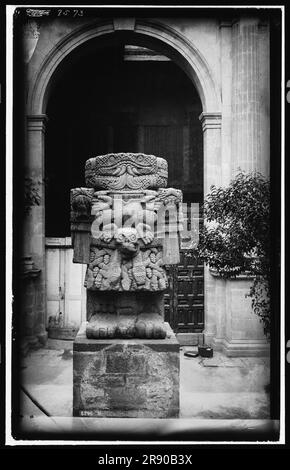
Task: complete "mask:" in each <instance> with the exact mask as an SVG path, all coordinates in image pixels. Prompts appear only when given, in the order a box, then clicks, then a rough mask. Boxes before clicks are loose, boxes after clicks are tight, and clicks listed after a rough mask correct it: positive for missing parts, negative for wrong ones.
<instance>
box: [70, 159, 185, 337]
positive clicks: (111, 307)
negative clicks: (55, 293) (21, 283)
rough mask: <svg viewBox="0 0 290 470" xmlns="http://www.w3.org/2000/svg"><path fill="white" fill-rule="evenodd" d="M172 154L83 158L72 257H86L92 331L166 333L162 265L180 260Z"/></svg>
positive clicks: (178, 197) (97, 333)
mask: <svg viewBox="0 0 290 470" xmlns="http://www.w3.org/2000/svg"><path fill="white" fill-rule="evenodd" d="M167 174H168V170H167V162H166V160H164V159H163V158H158V157H156V156H154V155H146V154H143V153H116V154H114V153H111V154H107V155H101V156H97V157H94V158H90V159H89V160H87V162H86V168H85V177H86V185H87V187H86V188H75V189H72V190H71V231H72V243H73V247H74V258H73V261H74V262H75V263H83V264H87V265H88V267H87V272H86V278H85V287H86V288H87V328H86V336H87V338H88V339H104V338H123V339H125V338H147V339H162V338H165V337H166V331H167V330H166V326H165V323H164V306H163V303H164V301H163V293H164V290H165V289H166V288H167V287H168V280H167V276H166V271H165V265H170V264H177V263H178V262H179V238H180V232H181V230H182V208H181V203H182V193H181V191H180V190H177V189H173V188H166V185H167Z"/></svg>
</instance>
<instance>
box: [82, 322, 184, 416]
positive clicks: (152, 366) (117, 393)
mask: <svg viewBox="0 0 290 470" xmlns="http://www.w3.org/2000/svg"><path fill="white" fill-rule="evenodd" d="M166 325H167V330H168V333H167V337H166V338H165V339H146V340H145V339H130V340H120V339H103V340H95V339H87V337H86V334H85V331H86V323H84V324H82V326H81V328H80V330H79V333H78V334H77V336H76V339H75V341H74V344H73V415H74V416H81V417H85V416H89V417H99V418H104V417H110V418H122V417H124V418H178V416H179V343H178V341H177V340H176V338H175V335H174V333H173V331H172V330H171V328H170V327H169V325H168V324H166Z"/></svg>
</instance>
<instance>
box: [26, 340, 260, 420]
mask: <svg viewBox="0 0 290 470" xmlns="http://www.w3.org/2000/svg"><path fill="white" fill-rule="evenodd" d="M189 349H190V350H192V348H190V347H187V346H183V347H182V348H181V351H180V359H181V362H180V367H181V369H180V418H181V419H182V418H183V419H188V418H194V419H204V420H207V419H213V418H214V419H220V420H223V419H232V420H235V419H242V420H243V419H246V420H247V419H251V420H262V419H264V420H265V419H266V420H267V419H269V395H268V393H267V386H268V384H269V358H266V357H265V358H261V357H259V358H254V357H251V358H244V357H243V358H228V357H226V356H224V355H223V354H222V353H218V352H215V353H214V357H213V358H211V359H207V358H201V357H196V358H187V357H186V356H184V352H185V351H186V350H189ZM21 372H22V386H23V393H22V411H21V413H22V415H23V416H24V417H44V416H45V414H44V412H45V411H46V412H47V413H48V414H49V415H51V416H54V417H63V418H66V417H67V418H68V417H71V416H72V342H70V341H58V340H49V341H48V344H47V347H46V348H45V349H39V350H36V351H33V352H31V353H29V354H28V355H27V356H26V357H25V358H24V359H23V364H22V369H21ZM29 397H30V398H29ZM33 402H34V403H33ZM38 404H39V405H40V407H41V408H42V409H43V411H41V409H39V408H38V406H37V405H38Z"/></svg>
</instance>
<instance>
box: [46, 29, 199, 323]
mask: <svg viewBox="0 0 290 470" xmlns="http://www.w3.org/2000/svg"><path fill="white" fill-rule="evenodd" d="M117 36H118V37H117ZM153 46H154V49H152V47H153ZM149 47H150V48H149ZM201 112H202V103H201V100H200V97H199V95H198V92H197V90H196V88H195V87H194V85H193V83H192V81H191V79H190V78H189V77H188V76H187V74H186V73H185V72H184V71H183V70H182V69H181V68H180V66H179V65H177V64H176V62H175V61H174V60H172V57H169V56H168V55H164V51H163V50H162V49H159V48H157V49H156V48H155V44H151V43H150V41H149V43H146V46H145V43H144V41H136V38H135V39H134V40H133V38H132V37H131V36H126V35H123V36H120V35H116V36H114V35H112V36H111V37H110V38H109V37H107V38H100V39H98V41H96V40H94V41H90V44H87V45H86V46H85V45H83V46H81V47H80V48H77V50H76V51H75V53H73V54H71V57H68V58H67V59H66V60H65V61H64V62H63V63H62V64H61V67H60V68H59V70H58V71H57V76H56V77H54V80H53V86H52V87H51V88H50V94H49V97H48V100H47V109H46V114H47V116H48V119H49V120H48V124H47V130H46V149H45V175H46V180H47V184H46V198H45V200H46V208H45V214H46V222H45V226H46V237H57V238H64V237H69V236H70V220H69V219H70V209H69V206H70V203H69V198H70V189H71V188H73V187H79V186H85V179H84V164H85V161H86V160H87V159H88V158H91V157H92V156H95V155H99V154H104V153H108V152H144V153H150V154H154V155H156V156H161V157H163V158H165V159H167V161H168V167H169V178H168V186H173V187H176V188H179V189H181V190H182V191H183V194H184V202H187V203H200V202H202V200H203V135H202V128H201V123H200V121H199V115H200V113H201ZM59 259H60V258H59ZM65 269H66V268H64V271H65ZM186 269H187V268H186ZM59 271H60V270H59ZM189 274H190V273H189ZM191 274H192V273H191ZM64 275H68V274H66V273H65V272H64ZM48 276H49V272H48ZM188 277H189V278H190V276H188ZM80 282H81V280H80ZM189 282H191V284H192V283H193V282H195V285H194V286H193V285H191V284H190V285H188V286H187V285H186V282H185V281H183V283H182V285H181V283H179V281H178V278H177V279H176V281H175V285H174V289H173V292H172V298H171V297H170V296H168V297H167V312H168V315H167V316H168V318H167V319H168V320H169V317H170V318H171V321H170V323H171V325H172V326H173V327H174V328H175V329H177V325H178V324H179V327H180V325H181V326H182V325H183V326H184V328H183V329H182V328H181V330H182V331H197V330H198V331H201V330H202V328H203V302H202V301H201V297H202V294H203V283H202V282H200V280H199V281H195V280H194V279H193V277H192V276H191V281H189ZM48 284H49V279H48ZM178 284H179V287H180V289H179V291H180V292H179V294H178ZM184 289H185V290H184ZM187 291H188V292H187ZM181 292H182V293H181ZM187 294H189V296H188V295H187ZM178 295H180V296H182V297H183V298H182V299H181V300H182V301H180V303H179V307H178V308H179V310H178V311H177V310H176V312H173V311H172V308H173V307H172V306H173V304H176V301H175V299H174V298H173V296H178ZM182 302H183V303H182ZM55 307H56V305H55V304H54V307H53V308H55ZM50 310H51V309H50V307H49V306H48V316H49V314H50ZM173 323H174V324H173Z"/></svg>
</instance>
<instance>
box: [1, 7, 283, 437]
mask: <svg viewBox="0 0 290 470" xmlns="http://www.w3.org/2000/svg"><path fill="white" fill-rule="evenodd" d="M55 7H57V8H63V7H64V8H74V9H75V8H78V7H81V8H100V9H101V8H108V9H110V8H124V9H125V8H159V9H162V8H166V9H169V8H175V9H177V8H180V9H182V8H209V9H211V8H215V9H217V8H225V9H233V8H241V9H242V8H251V9H252V8H257V9H280V10H281V13H282V54H281V62H282V63H281V118H282V119H281V144H282V147H281V273H280V282H281V289H280V302H281V304H280V305H281V307H280V308H281V313H282V315H281V329H280V335H281V337H280V341H281V350H280V353H281V363H280V380H281V384H280V438H279V441H267V442H263V441H255V442H253V441H154V442H151V441H122V440H118V441H85V440H81V441H76V440H62V441H60V440H53V439H52V440H15V439H14V438H13V436H12V433H11V410H12V407H11V392H12V389H11V370H12V357H11V352H12V302H13V293H12V253H13V245H12V214H13V209H12V191H13V178H12V177H13V174H12V165H13V164H12V157H13V121H12V119H13V116H12V109H13V13H14V11H15V9H16V8H27V9H28V8H35V9H36V8H44V9H49V8H55ZM284 94H285V8H284V5H231V6H229V5H218V6H216V5H194V6H192V5H42V4H40V5H6V184H7V191H6V214H7V215H6V403H5V405H6V406H5V425H6V426H5V444H6V445H8V446H22V445H25V446H27V445H29V446H30V445H41V446H46V445H49V446H55V445H57V446H60V445H64V446H68V445H72V444H73V445H78V444H79V445H89V446H91V445H94V446H96V445H100V446H105V445H111V446H119V445H122V444H126V445H140V444H142V445H166V444H171V445H187V446H189V445H200V444H210V445H213V444H216V445H224V444H229V445H238V444H249V445H256V444H260V445H267V444H268V445H269V444H271V445H273V444H277V445H279V444H285V366H286V358H285V287H284V282H285V263H284V260H285V235H284V230H285V221H284V216H285V185H284V177H285V163H284V162H285V97H284Z"/></svg>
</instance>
